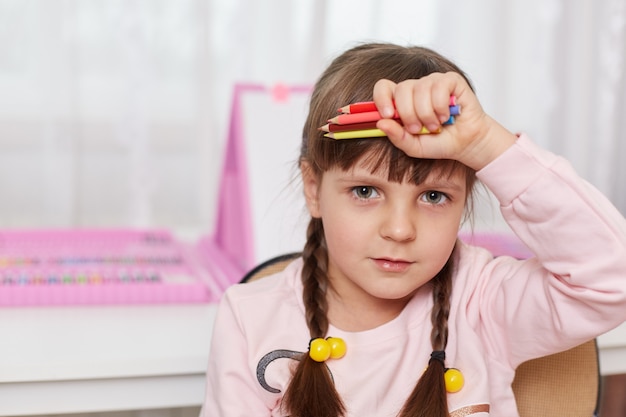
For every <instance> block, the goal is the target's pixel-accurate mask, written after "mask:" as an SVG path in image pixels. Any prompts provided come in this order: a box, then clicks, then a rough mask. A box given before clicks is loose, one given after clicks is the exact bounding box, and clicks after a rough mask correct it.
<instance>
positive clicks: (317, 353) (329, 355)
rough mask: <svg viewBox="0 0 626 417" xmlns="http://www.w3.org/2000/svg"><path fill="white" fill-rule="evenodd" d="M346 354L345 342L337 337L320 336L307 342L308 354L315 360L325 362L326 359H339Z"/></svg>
mask: <svg viewBox="0 0 626 417" xmlns="http://www.w3.org/2000/svg"><path fill="white" fill-rule="evenodd" d="M345 354H346V342H344V340H343V339H341V338H339V337H327V338H326V339H323V338H321V337H318V338H315V339H311V341H310V342H309V356H310V357H311V359H313V360H314V361H315V362H325V361H327V360H328V359H339V358H342V357H343V356H344V355H345Z"/></svg>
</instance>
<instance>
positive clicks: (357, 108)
mask: <svg viewBox="0 0 626 417" xmlns="http://www.w3.org/2000/svg"><path fill="white" fill-rule="evenodd" d="M450 106H456V97H455V96H450ZM337 111H338V112H339V113H345V114H350V113H365V112H371V111H378V109H377V108H376V105H375V104H374V102H373V101H360V102H358V103H352V104H349V105H347V106H344V107H342V108H340V109H338V110H337Z"/></svg>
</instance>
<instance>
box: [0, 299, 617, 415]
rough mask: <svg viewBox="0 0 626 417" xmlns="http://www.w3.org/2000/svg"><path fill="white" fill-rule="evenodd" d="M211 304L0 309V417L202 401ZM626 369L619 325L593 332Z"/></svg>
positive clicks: (607, 358) (604, 353)
mask: <svg viewBox="0 0 626 417" xmlns="http://www.w3.org/2000/svg"><path fill="white" fill-rule="evenodd" d="M214 317H215V306H214V305H210V304H208V305H163V306H132V307H119V306H115V307H61V308H6V309H0V416H24V415H36V414H55V413H81V412H83V413H87V412H104V411H116V410H145V409H154V408H177V407H188V406H199V405H201V404H202V400H203V397H204V374H205V369H206V363H207V356H208V350H209V343H210V339H211V331H212V327H213V320H214ZM599 344H600V347H601V354H600V360H601V368H602V372H603V373H604V374H612V373H625V372H626V325H623V326H621V327H620V328H619V329H616V330H615V331H613V332H610V333H609V334H607V335H604V336H602V337H600V339H599Z"/></svg>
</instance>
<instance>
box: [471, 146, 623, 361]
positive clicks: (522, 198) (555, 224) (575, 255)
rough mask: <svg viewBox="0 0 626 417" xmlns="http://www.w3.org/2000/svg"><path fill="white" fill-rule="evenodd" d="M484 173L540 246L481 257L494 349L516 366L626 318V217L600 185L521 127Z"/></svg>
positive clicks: (528, 240) (520, 231) (484, 309)
mask: <svg viewBox="0 0 626 417" xmlns="http://www.w3.org/2000/svg"><path fill="white" fill-rule="evenodd" d="M477 175H478V177H479V179H480V180H481V181H482V182H483V183H484V184H485V185H486V186H487V187H488V188H489V189H490V190H491V191H492V192H493V193H494V195H495V196H496V197H497V198H498V200H499V202H500V205H501V211H502V214H503V216H504V218H505V220H506V221H507V222H508V224H509V225H510V226H511V228H512V229H513V231H514V232H515V233H516V234H517V236H518V237H519V238H520V239H521V240H522V241H523V242H524V243H525V244H526V245H527V246H528V247H529V248H530V249H531V250H532V251H533V252H534V253H535V254H536V258H533V259H531V260H528V261H525V262H510V260H506V259H503V260H501V261H500V260H498V259H496V260H494V261H493V262H489V263H486V264H483V267H484V270H483V271H481V272H480V275H482V276H483V277H484V276H488V277H489V278H488V279H483V280H482V282H483V283H482V284H481V285H482V287H481V288H480V292H481V296H480V299H481V300H482V302H481V307H480V309H479V310H480V313H479V315H480V317H481V318H482V319H483V320H484V319H485V318H488V319H487V320H486V322H487V327H489V326H490V325H491V326H493V328H492V329H489V328H487V329H486V330H485V333H486V335H487V337H486V340H488V341H491V343H489V345H490V347H491V348H492V349H493V350H494V354H496V355H500V356H501V357H502V358H508V360H509V364H510V365H513V366H516V365H517V364H519V363H521V362H523V361H524V360H526V359H529V357H532V356H541V355H543V354H548V353H553V352H554V351H556V350H564V349H566V348H569V347H571V346H574V345H576V344H578V343H581V342H583V341H585V340H588V339H591V338H593V337H596V336H597V335H599V334H601V333H604V332H606V331H608V330H610V329H611V328H613V327H615V326H617V325H619V324H620V323H622V322H623V321H624V320H626V221H625V220H624V217H623V216H622V215H621V214H620V213H619V212H618V211H617V210H616V209H615V208H614V207H613V205H612V204H610V202H609V201H608V200H607V199H606V198H605V197H604V196H603V195H602V194H601V193H600V192H599V191H598V190H596V189H595V188H593V187H592V186H591V185H590V184H588V183H586V182H585V181H584V180H582V179H581V178H580V177H578V176H577V175H576V173H575V172H574V171H573V169H572V168H571V166H570V165H569V163H568V162H567V161H565V160H564V159H562V158H560V157H558V156H555V155H553V154H551V153H550V152H547V151H545V150H542V149H540V148H538V147H537V146H536V145H534V144H533V143H532V142H531V141H530V140H529V139H528V138H527V137H525V136H524V135H522V136H520V137H519V138H518V141H517V143H516V144H515V145H514V146H513V147H512V148H511V149H509V150H508V151H507V152H505V154H503V155H502V156H501V157H499V158H498V159H497V160H496V161H494V162H492V163H491V164H490V165H488V166H487V167H485V168H483V169H482V170H481V171H479V172H478V174H477ZM492 277H493V278H492ZM495 277H497V278H495ZM494 280H495V281H497V282H499V285H494V284H496V282H495V281H494ZM529 346H532V348H530V349H529Z"/></svg>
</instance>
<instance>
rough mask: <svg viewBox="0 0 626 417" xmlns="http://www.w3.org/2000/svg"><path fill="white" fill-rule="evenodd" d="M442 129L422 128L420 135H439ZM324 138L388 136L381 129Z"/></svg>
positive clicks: (343, 133)
mask: <svg viewBox="0 0 626 417" xmlns="http://www.w3.org/2000/svg"><path fill="white" fill-rule="evenodd" d="M439 132H441V129H439V130H437V131H435V132H431V131H430V130H428V129H426V128H425V127H422V131H421V132H420V135H428V134H431V133H439ZM324 136H326V137H327V138H331V139H365V138H381V137H385V136H387V134H386V133H385V132H383V131H382V130H380V129H363V130H349V131H345V132H330V133H326V134H325V135H324Z"/></svg>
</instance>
